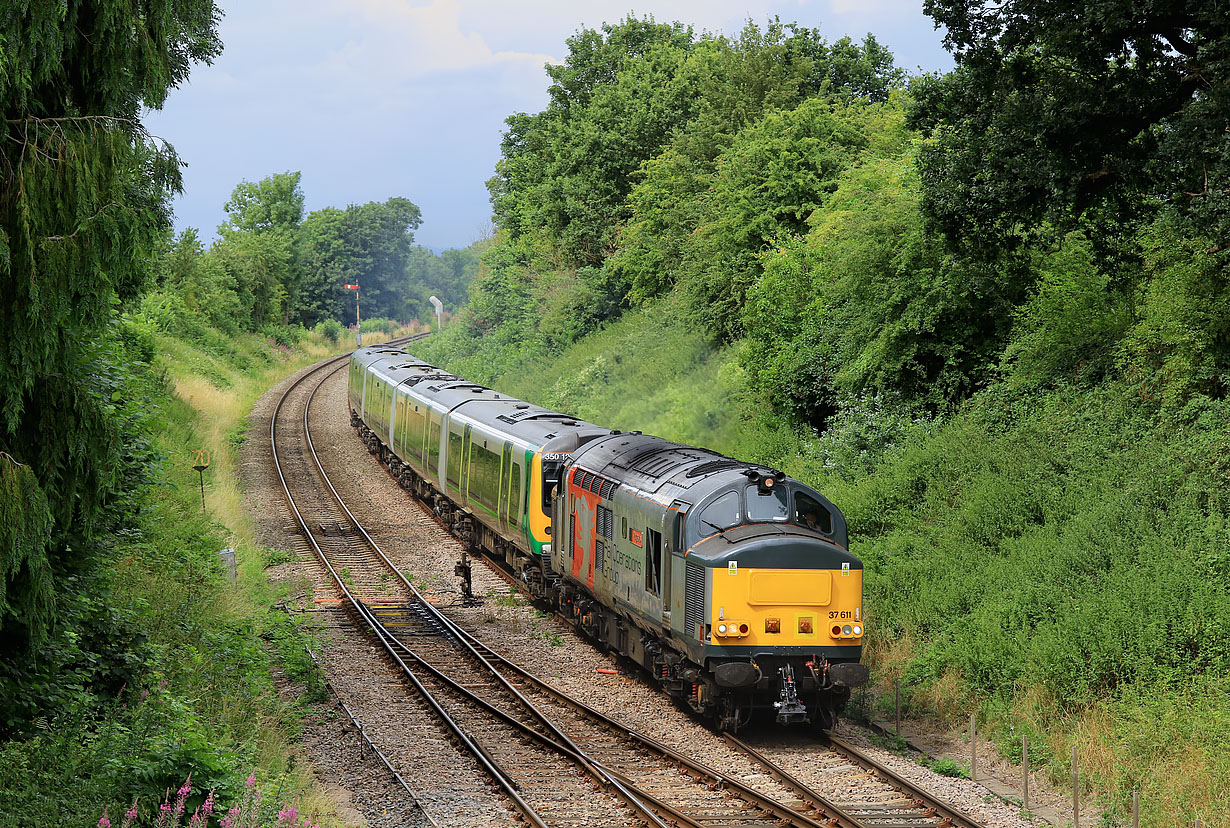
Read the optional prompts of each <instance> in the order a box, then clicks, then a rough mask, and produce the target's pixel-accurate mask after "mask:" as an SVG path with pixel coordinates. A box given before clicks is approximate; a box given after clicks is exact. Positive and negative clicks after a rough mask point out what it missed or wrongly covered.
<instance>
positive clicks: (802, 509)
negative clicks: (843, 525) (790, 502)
mask: <svg viewBox="0 0 1230 828" xmlns="http://www.w3.org/2000/svg"><path fill="white" fill-rule="evenodd" d="M794 517H795V520H797V521H798V523H799V525H800V526H805V527H807V528H808V529H815V530H816V531H817V532H824V533H825V534H826V535H828V534H832V532H833V516H832V515H831V514H829V510H828V509H826V508H824V507H823V506H821V505H820V504H819V503H817V502H816V499H815V498H813V497H808V496H807V495H805V494H803V493H802V492H795V493H794Z"/></svg>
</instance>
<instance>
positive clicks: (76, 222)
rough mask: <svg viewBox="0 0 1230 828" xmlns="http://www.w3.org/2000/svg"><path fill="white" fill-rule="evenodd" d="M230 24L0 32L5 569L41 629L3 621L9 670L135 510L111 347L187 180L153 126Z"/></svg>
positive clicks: (108, 18)
mask: <svg viewBox="0 0 1230 828" xmlns="http://www.w3.org/2000/svg"><path fill="white" fill-rule="evenodd" d="M94 6H100V8H95V7H94ZM215 15H216V12H215V10H214V7H213V4H212V3H211V2H207V0H206V1H201V0H197V1H196V2H174V3H172V2H156V3H152V4H147V6H146V7H143V8H142V9H141V10H140V13H138V12H137V11H136V10H135V9H132V8H130V7H129V6H128V5H127V4H123V3H114V2H104V3H98V4H93V5H90V6H86V7H78V6H74V7H73V8H72V9H71V10H70V9H67V8H66V7H61V6H59V5H55V4H53V5H47V4H33V5H29V4H27V6H26V7H24V8H23V9H22V10H20V11H11V12H10V13H6V14H5V15H3V17H2V18H0V42H3V43H4V53H3V58H0V67H2V68H0V167H3V169H4V170H5V174H4V176H3V177H2V178H0V307H3V308H4V314H5V317H4V324H3V325H0V349H2V350H3V352H4V353H5V355H6V356H5V358H4V359H3V360H0V452H3V453H4V455H5V456H6V458H8V459H7V460H6V461H5V462H6V463H15V464H20V465H9V466H7V467H6V469H5V471H4V474H5V486H4V489H3V491H2V492H0V497H3V498H4V500H5V502H4V504H3V506H2V507H0V511H3V512H5V513H6V514H8V515H11V516H13V517H14V518H15V519H16V521H17V523H16V525H15V526H14V527H13V529H11V530H10V532H11V534H9V535H8V536H7V537H8V541H9V542H10V544H11V543H12V542H13V541H14V540H15V539H16V538H17V537H18V536H20V539H21V543H22V545H23V546H24V547H25V548H23V549H21V550H20V551H19V552H15V551H14V550H13V549H11V548H6V549H5V550H4V552H3V553H0V554H3V562H2V564H0V565H2V567H3V574H0V578H4V579H5V581H6V584H5V586H4V587H3V588H0V594H4V595H5V596H9V595H12V594H13V591H14V589H15V588H16V587H18V586H21V587H30V588H32V589H33V590H34V593H33V595H32V596H31V597H30V599H29V604H28V605H25V606H24V608H25V609H28V610H30V611H31V612H32V613H33V615H31V616H30V617H29V618H28V619H26V621H28V622H29V623H25V621H23V620H21V619H15V617H14V615H13V614H12V613H11V612H8V611H6V612H3V613H0V638H2V639H3V640H5V642H6V646H5V647H4V648H2V649H0V660H2V659H3V657H5V656H8V655H10V654H11V653H10V651H9V648H10V647H17V648H21V647H23V646H25V645H31V646H33V647H34V648H35V649H37V646H38V645H39V644H41V643H43V642H44V641H46V640H47V639H48V637H49V636H50V635H51V634H52V628H51V625H50V624H48V623H46V622H47V621H48V620H49V619H50V616H51V610H52V607H51V606H50V605H49V603H48V600H47V598H48V592H47V590H48V589H51V590H54V591H55V592H57V593H58V592H59V590H60V586H61V583H60V582H61V581H62V579H64V578H66V577H68V576H70V575H71V574H73V573H75V572H79V571H83V570H86V569H88V568H89V565H90V561H91V557H92V556H93V555H94V554H96V553H97V551H98V547H99V544H100V542H101V539H102V538H104V537H105V533H106V531H107V529H109V528H110V526H109V523H110V522H111V520H112V518H113V516H114V514H115V512H116V511H119V510H120V509H117V508H116V507H117V505H118V504H117V502H118V501H122V500H123V499H124V494H123V487H124V485H125V483H126V482H127V481H126V480H125V475H126V474H127V473H128V470H127V468H126V464H125V461H124V459H123V458H122V456H121V451H122V448H123V440H124V439H125V427H124V419H125V417H124V416H123V415H122V414H121V409H122V408H123V400H122V399H121V398H122V391H121V386H122V381H121V377H120V371H119V369H118V367H117V366H119V365H122V364H123V362H124V360H123V359H121V358H117V355H116V354H114V353H108V352H107V351H108V348H107V346H103V345H101V344H99V341H100V340H102V339H105V338H106V329H107V327H108V325H109V323H110V321H111V319H112V317H113V315H114V313H115V307H116V305H117V303H118V302H119V301H121V300H123V299H127V298H131V297H132V296H133V295H134V294H135V293H136V292H137V290H138V289H139V288H140V287H141V286H142V285H143V284H144V283H145V282H146V280H147V278H148V272H147V265H146V260H147V259H148V257H149V256H150V255H151V254H152V253H153V252H154V250H155V248H156V247H157V244H158V239H159V238H160V236H161V234H162V232H163V229H164V228H165V227H166V225H167V207H166V201H167V198H168V196H169V195H170V194H171V193H172V192H174V191H176V190H177V189H178V187H179V181H180V179H179V162H178V159H177V158H176V156H175V154H174V151H173V150H172V149H171V148H170V147H169V146H167V145H166V144H164V143H161V142H156V141H154V140H153V139H151V138H150V137H149V135H148V134H147V133H146V132H145V130H144V128H143V127H142V125H141V123H140V120H139V118H140V114H141V110H142V108H143V107H158V106H160V105H161V104H162V102H163V100H164V99H165V97H166V93H167V90H168V88H169V87H171V86H173V85H176V84H178V83H181V82H183V81H184V80H185V79H186V77H187V75H188V70H189V67H190V65H191V64H192V63H193V62H195V61H198V60H208V59H210V58H211V57H213V56H214V55H215V54H216V53H217V51H218V43H217V39H216V35H215V31H214V25H215ZM117 393H118V396H116V395H117ZM19 468H20V469H27V470H28V473H27V472H26V471H16V472H15V471H14V469H19ZM15 482H20V486H19V487H14V486H13V485H12V484H13V483H15ZM44 562H45V565H44ZM10 579H15V580H10ZM5 604H6V609H11V608H12V607H13V606H14V605H13V604H12V603H11V602H10V600H9V599H8V598H6V600H5ZM16 606H23V605H22V603H21V602H19V603H18V604H17V605H16Z"/></svg>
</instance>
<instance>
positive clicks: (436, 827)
mask: <svg viewBox="0 0 1230 828" xmlns="http://www.w3.org/2000/svg"><path fill="white" fill-rule="evenodd" d="M283 609H285V608H283ZM303 650H304V652H306V653H307V654H308V657H309V658H311V659H312V664H313V666H315V668H316V669H317V670H318V671H320V674H321V678H322V679H323V680H324V682H325V686H326V687H328V688H329V691H330V692H331V693H333V697H334V698H335V699H337V703H338V704H340V705H341V706H342V710H343V711H345V713H346V715H347V716H348V717H349V718H350V723H351V724H352V725H354V728H355V730H357V731H358V732H359V736H361V737H362V738H363V742H364V744H366V745H367V746H368V747H369V748H371V750H372V753H374V754H376V756H378V757H379V758H380V761H381V762H383V763H384V766H385V767H386V768H387V769H388V771H389V773H391V774H392V775H393V778H394V779H396V780H397V782H398V784H400V785H401V786H402V787H403V788H404V789H405V790H406V793H408V794H410V798H411V799H412V800H413V801H414V804H415V805H416V806H418V809H419V813H421V814H422V815H423V819H424V820H426V822H427V824H428V825H429V826H431V828H440V823H439V822H437V821H436V818H435V817H433V816H432V815H431V814H429V813H427V809H426V808H424V807H423V801H422V799H421V798H420V797H419V794H418V792H417V791H415V790H414V788H412V787H411V786H410V783H409V782H407V781H406V780H405V779H404V778H403V777H402V775H401V773H400V772H398V770H397V769H396V768H394V767H393V763H392V762H390V761H389V758H388V757H387V756H385V755H384V752H383V751H382V750H380V748H379V747H378V746H377V745H376V743H375V742H373V741H372V739H371V737H370V736H368V735H367V731H366V730H364V729H363V724H362V723H361V722H360V721H359V719H358V717H357V716H355V714H354V711H353V710H351V709H350V706H349V705H347V704H346V702H345V701H344V700H343V699H342V697H341V696H339V695H338V694H337V690H336V689H335V688H334V687H333V682H331V681H329V677H328V676H327V675H325V672H324V670H322V669H321V667H320V660H319V659H317V658H316V654H315V653H314V652H312V648H311V647H308V646H307V645H304V647H303Z"/></svg>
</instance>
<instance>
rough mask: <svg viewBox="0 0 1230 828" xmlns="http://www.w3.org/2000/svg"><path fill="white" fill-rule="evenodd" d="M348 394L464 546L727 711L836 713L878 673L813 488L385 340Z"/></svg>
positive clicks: (656, 674) (838, 525) (371, 435)
mask: <svg viewBox="0 0 1230 828" xmlns="http://www.w3.org/2000/svg"><path fill="white" fill-rule="evenodd" d="M348 401H349V407H350V412H351V423H352V425H354V426H355V427H356V428H358V429H359V434H360V436H361V437H362V439H363V440H364V442H365V443H366V444H367V446H368V448H369V449H370V450H371V451H372V452H373V453H375V454H377V455H379V457H380V459H381V460H382V461H383V462H384V463H386V464H387V465H388V467H389V470H390V472H391V473H392V474H393V475H394V476H395V477H396V478H397V479H398V481H399V482H400V484H401V485H402V486H403V487H405V488H406V489H409V490H411V491H413V492H415V493H416V494H417V495H418V496H419V497H421V498H423V499H424V500H426V501H428V502H429V503H431V504H432V505H433V506H434V508H435V510H436V512H437V514H439V515H440V516H441V518H442V519H443V520H444V521H445V522H446V524H447V525H449V526H450V527H451V528H452V529H453V530H454V531H455V532H456V533H457V534H458V535H459V536H460V537H461V538H462V540H463V541H464V542H465V543H466V545H467V547H468V548H469V549H471V550H474V551H478V550H482V551H483V552H485V553H486V554H488V555H489V556H491V557H493V558H496V559H498V560H499V561H500V562H501V563H502V564H503V565H505V566H506V567H508V568H509V569H511V570H512V571H513V572H515V573H517V574H518V575H519V577H520V578H521V579H522V581H523V582H524V583H525V585H526V586H527V587H528V589H529V591H530V592H531V594H532V595H533V596H534V597H535V598H536V599H539V600H541V601H547V602H550V603H551V604H553V605H554V606H555V607H556V608H557V609H558V610H559V612H561V613H562V615H563V616H564V617H565V618H566V619H568V620H569V621H571V622H572V623H573V624H574V625H576V627H577V628H578V629H579V630H581V631H582V632H583V633H584V634H585V635H586V636H587V637H588V638H590V639H591V640H592V641H594V642H596V643H597V644H598V645H599V646H601V647H604V648H607V649H610V650H613V651H615V652H618V653H620V654H622V655H624V656H626V657H627V658H629V659H631V660H633V661H635V662H637V663H638V664H640V665H642V666H643V667H644V668H645V669H646V670H647V671H648V672H649V674H650V675H652V677H653V678H654V680H655V681H657V682H658V683H659V684H661V686H662V687H663V688H664V689H665V690H666V691H667V692H668V693H669V694H670V695H671V696H672V697H673V698H675V699H677V700H678V701H679V702H680V703H682V704H686V705H688V706H689V707H691V708H692V709H693V710H695V711H697V712H698V713H700V714H702V715H704V716H706V717H708V718H710V719H711V720H712V721H713V722H714V723H715V724H716V725H717V727H718V728H719V729H723V730H728V731H737V730H738V729H739V728H740V727H741V726H742V725H744V724H745V723H746V722H747V721H749V719H750V718H751V717H752V716H753V715H761V716H769V717H772V718H773V719H775V720H776V721H778V722H780V723H784V724H788V723H812V724H814V725H816V726H818V727H821V728H826V729H827V728H831V727H832V726H833V725H834V724H835V723H836V717H837V714H838V713H839V712H840V711H841V709H842V707H843V706H844V704H845V702H846V700H847V699H848V698H849V694H850V690H851V688H853V687H856V686H858V685H860V684H862V683H864V682H866V680H867V669H866V667H864V666H863V665H862V664H860V663H859V658H860V656H861V654H862V639H863V636H864V634H865V624H864V619H863V617H862V592H863V590H862V575H863V570H862V563H861V562H860V561H859V559H858V558H856V557H855V556H853V555H851V554H850V552H849V549H848V547H849V541H848V537H847V533H846V523H845V519H844V518H843V517H842V514H841V512H840V511H839V510H838V509H837V507H835V506H834V505H833V504H832V503H830V502H829V501H828V500H827V499H826V498H825V497H824V496H823V495H821V494H820V493H819V492H817V491H815V490H814V489H811V488H809V487H807V486H805V485H804V484H802V483H800V482H799V481H797V480H794V479H791V478H789V477H786V476H785V475H784V474H783V473H782V472H780V471H776V470H774V469H769V468H766V467H763V466H759V465H757V464H754V463H747V462H743V461H740V460H734V459H732V458H729V457H724V456H722V455H720V454H717V453H715V452H712V451H708V450H706V449H702V448H696V447H693V446H686V445H681V444H679V443H673V442H670V441H667V440H663V439H661V438H658V437H652V436H649V435H645V434H641V433H640V432H620V431H613V430H611V429H607V428H602V427H600V426H597V425H594V424H592V423H587V422H584V421H582V420H578V419H576V418H574V417H569V416H567V415H565V414H561V413H559V412H556V411H550V410H548V409H545V408H541V407H539V406H535V405H531V404H530V403H526V402H523V401H521V400H517V399H514V398H512V397H509V396H507V395H504V394H500V393H498V392H496V391H493V390H491V389H489V388H485V387H483V386H480V385H476V384H474V383H471V382H467V381H465V380H464V379H461V378H459V377H456V376H454V375H452V374H450V373H448V372H446V371H443V370H441V369H439V368H436V367H434V366H432V365H429V364H427V363H425V362H423V361H422V360H419V359H416V358H415V357H413V356H411V355H410V354H408V353H407V352H405V351H403V350H400V349H398V348H393V347H388V346H380V345H377V346H373V347H368V348H361V349H359V350H358V351H355V352H354V354H353V355H352V356H351V360H350V372H349V378H348Z"/></svg>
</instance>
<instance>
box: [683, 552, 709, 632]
mask: <svg viewBox="0 0 1230 828" xmlns="http://www.w3.org/2000/svg"><path fill="white" fill-rule="evenodd" d="M704 615H705V570H704V567H700V566H697V565H696V564H694V563H692V562H691V561H688V568H687V575H686V580H685V583H684V591H683V629H684V634H685V635H697V632H696V628H697V626H698V625H699V624H701V623H702V621H703V620H704ZM697 637H699V635H697Z"/></svg>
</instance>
